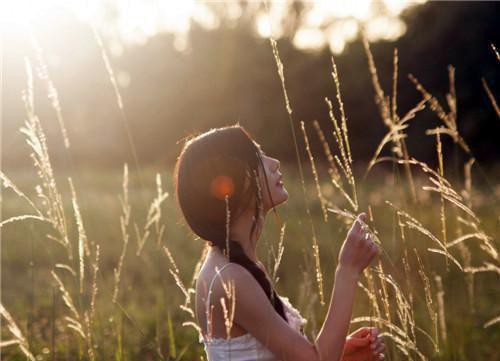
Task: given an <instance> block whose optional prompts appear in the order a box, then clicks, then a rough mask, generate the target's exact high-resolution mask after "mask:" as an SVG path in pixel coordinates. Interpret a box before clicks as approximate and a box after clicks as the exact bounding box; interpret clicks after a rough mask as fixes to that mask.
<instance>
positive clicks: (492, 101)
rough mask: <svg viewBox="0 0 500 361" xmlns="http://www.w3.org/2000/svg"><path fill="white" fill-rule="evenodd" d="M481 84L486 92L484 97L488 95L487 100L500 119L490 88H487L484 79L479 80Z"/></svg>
mask: <svg viewBox="0 0 500 361" xmlns="http://www.w3.org/2000/svg"><path fill="white" fill-rule="evenodd" d="M481 82H482V83H483V88H484V90H485V91H486V95H488V98H489V99H490V102H491V105H492V106H493V109H495V113H496V114H497V117H498V118H500V108H499V107H498V103H497V101H496V99H495V96H494V95H493V92H492V91H491V89H490V87H489V86H488V83H487V82H486V80H485V79H484V78H482V79H481Z"/></svg>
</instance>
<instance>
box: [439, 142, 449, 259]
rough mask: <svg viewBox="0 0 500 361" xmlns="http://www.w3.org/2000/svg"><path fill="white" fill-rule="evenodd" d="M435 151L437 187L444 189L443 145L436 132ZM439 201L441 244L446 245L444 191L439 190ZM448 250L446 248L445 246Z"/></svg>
mask: <svg viewBox="0 0 500 361" xmlns="http://www.w3.org/2000/svg"><path fill="white" fill-rule="evenodd" d="M436 151H437V158H438V172H439V175H440V176H441V177H440V178H439V187H440V188H441V189H444V186H443V178H444V163H443V145H442V143H441V136H440V134H439V133H436ZM439 195H440V201H441V208H440V219H441V234H442V236H443V244H444V245H445V246H446V245H447V243H448V242H447V235H446V213H445V211H446V210H445V204H444V192H440V193H439ZM446 250H447V251H448V248H446Z"/></svg>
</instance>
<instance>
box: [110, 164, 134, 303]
mask: <svg viewBox="0 0 500 361" xmlns="http://www.w3.org/2000/svg"><path fill="white" fill-rule="evenodd" d="M128 184H129V176H128V166H127V164H125V165H124V167H123V183H122V192H123V194H122V195H121V196H119V199H120V204H121V208H122V214H121V215H120V230H121V233H122V239H123V247H122V251H121V254H120V258H119V260H118V265H117V266H116V267H115V269H114V270H113V274H114V281H115V282H114V290H113V303H116V302H117V300H118V293H119V291H120V278H121V274H122V269H123V262H124V260H125V255H126V253H127V246H128V240H129V233H128V226H129V223H130V212H131V206H130V203H129V197H128Z"/></svg>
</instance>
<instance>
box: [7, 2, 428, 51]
mask: <svg viewBox="0 0 500 361" xmlns="http://www.w3.org/2000/svg"><path fill="white" fill-rule="evenodd" d="M425 2H426V0H411V1H406V0H357V1H350V0H337V1H329V0H321V1H314V2H305V3H304V8H303V10H302V13H301V15H300V19H301V20H300V23H299V24H297V25H298V26H297V27H296V28H295V31H294V35H293V43H294V45H295V46H296V47H297V48H300V49H303V50H311V51H317V50H321V49H322V48H324V47H325V46H328V47H329V48H330V50H331V51H332V52H334V53H341V52H342V51H343V50H344V48H345V46H346V45H347V44H348V43H350V42H352V41H354V40H355V39H356V38H358V36H359V33H360V31H361V29H363V31H364V32H365V34H366V36H367V38H368V39H369V40H370V41H377V40H395V39H397V38H398V37H400V36H402V35H403V34H404V33H405V31H406V25H405V23H404V22H403V21H402V20H401V19H400V15H401V13H402V12H403V11H405V10H406V9H408V8H410V7H412V6H415V5H419V4H422V3H425ZM262 4H263V3H258V2H255V3H249V4H248V5H247V6H246V7H245V6H243V5H241V4H238V3H236V2H208V1H197V0H183V1H177V0H162V1H160V0H141V1H139V0H135V1H134V0H130V1H106V0H66V1H63V0H44V1H40V0H18V1H1V2H0V23H1V24H2V26H5V25H6V24H7V26H8V24H27V23H30V22H32V21H35V20H36V21H37V22H38V23H43V22H44V21H45V22H48V21H46V20H44V15H47V14H52V13H54V10H55V9H57V8H59V9H60V8H64V9H66V10H69V11H70V13H72V14H74V16H75V17H76V18H77V19H79V20H81V21H84V22H89V23H92V24H94V25H95V26H96V27H97V28H98V29H99V31H100V32H101V33H102V34H103V36H105V37H106V38H107V39H108V40H109V42H110V43H111V45H110V46H112V47H113V50H112V53H113V54H115V55H117V54H120V53H121V49H122V47H123V46H126V45H133V44H143V43H145V42H146V41H147V40H148V39H150V38H152V37H154V36H156V35H158V34H160V33H170V34H173V35H174V47H175V48H176V49H177V50H179V51H183V50H185V49H186V48H187V46H188V41H189V36H188V34H189V31H190V30H191V28H192V25H193V23H196V24H197V25H198V26H200V27H201V28H203V29H205V30H213V29H216V28H217V27H219V26H220V24H221V22H222V21H229V22H228V23H226V24H230V23H231V22H234V21H238V19H240V18H242V17H246V18H249V19H252V18H253V23H252V25H253V27H254V31H255V33H256V34H257V35H258V36H260V37H263V38H267V37H269V36H270V35H272V36H273V37H275V38H276V39H279V38H280V37H282V36H284V35H286V33H287V32H288V31H290V29H288V28H286V27H287V26H288V22H287V21H286V19H289V18H290V14H291V13H290V11H292V10H291V9H292V8H293V7H292V2H291V1H269V2H268V3H267V5H266V6H262ZM251 14H255V15H253V16H252V15H251ZM249 15H250V16H251V17H249ZM50 26H52V24H50ZM54 27H56V26H55V25H54Z"/></svg>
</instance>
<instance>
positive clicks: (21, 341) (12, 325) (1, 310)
mask: <svg viewBox="0 0 500 361" xmlns="http://www.w3.org/2000/svg"><path fill="white" fill-rule="evenodd" d="M0 315H1V316H2V317H3V318H4V319H5V321H7V329H8V330H9V331H10V333H12V336H14V339H12V340H8V341H3V340H2V341H1V343H0V350H1V349H2V348H3V347H6V346H11V345H16V344H17V345H19V348H20V349H21V352H22V353H23V354H24V356H26V358H27V359H29V360H30V361H35V360H36V359H35V356H33V354H32V353H31V351H30V347H29V344H28V341H27V340H26V338H25V337H24V336H23V333H22V332H21V330H20V329H19V327H18V326H17V324H16V322H15V321H14V319H13V318H12V316H11V315H10V313H9V311H7V309H6V308H5V307H4V305H3V304H1V303H0Z"/></svg>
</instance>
